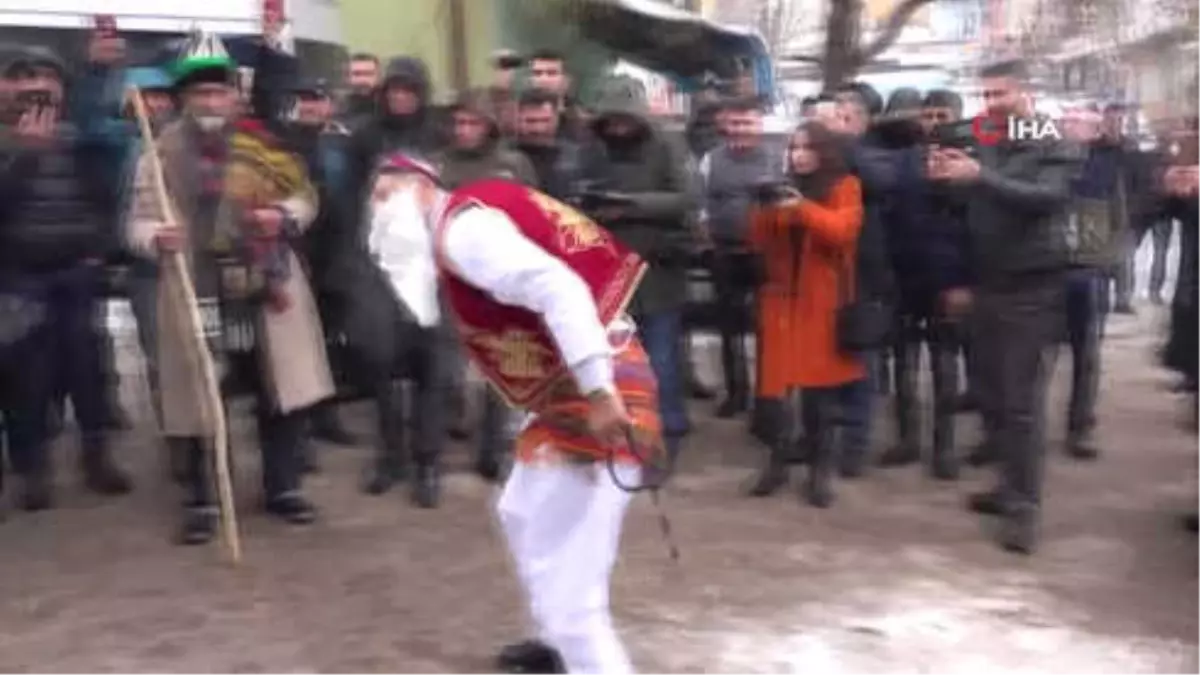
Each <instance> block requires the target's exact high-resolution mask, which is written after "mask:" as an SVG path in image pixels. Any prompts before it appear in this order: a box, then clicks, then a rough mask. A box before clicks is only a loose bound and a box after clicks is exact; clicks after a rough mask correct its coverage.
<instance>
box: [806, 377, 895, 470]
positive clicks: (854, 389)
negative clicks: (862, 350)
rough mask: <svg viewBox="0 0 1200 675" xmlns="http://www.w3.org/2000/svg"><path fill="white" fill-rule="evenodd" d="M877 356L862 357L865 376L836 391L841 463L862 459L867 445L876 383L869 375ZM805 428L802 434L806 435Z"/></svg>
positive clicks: (873, 408) (868, 446)
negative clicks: (839, 409) (838, 405)
mask: <svg viewBox="0 0 1200 675" xmlns="http://www.w3.org/2000/svg"><path fill="white" fill-rule="evenodd" d="M876 356H878V355H877V354H872V353H866V354H863V355H862V359H863V363H864V365H865V366H866V369H867V376H866V377H864V378H863V379H861V380H856V381H854V382H848V383H846V384H844V385H842V386H841V387H839V388H838V389H837V398H838V402H839V403H840V404H841V412H840V415H839V416H838V420H839V422H840V423H841V427H842V435H841V450H840V454H841V458H842V461H843V462H846V463H848V464H854V463H856V462H861V461H863V460H864V459H865V458H866V455H867V451H868V450H869V449H870V445H871V416H872V415H874V414H875V405H874V398H875V391H876V389H875V388H876V382H874V381H873V378H872V377H871V374H872V373H874V372H875V362H874V357H876ZM807 431H808V430H807V429H806V430H805V433H807Z"/></svg>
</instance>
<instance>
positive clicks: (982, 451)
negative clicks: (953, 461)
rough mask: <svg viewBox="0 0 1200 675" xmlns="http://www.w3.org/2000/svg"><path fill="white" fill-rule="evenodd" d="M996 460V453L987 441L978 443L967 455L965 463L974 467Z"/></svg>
mask: <svg viewBox="0 0 1200 675" xmlns="http://www.w3.org/2000/svg"><path fill="white" fill-rule="evenodd" d="M995 461H996V453H995V452H993V451H992V448H991V446H990V445H988V444H987V443H980V444H979V445H977V446H976V447H975V449H974V450H972V451H971V454H969V455H967V464H969V465H970V466H974V467H980V466H986V465H988V464H991V463H992V462H995Z"/></svg>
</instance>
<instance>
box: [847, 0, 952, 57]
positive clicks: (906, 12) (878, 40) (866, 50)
mask: <svg viewBox="0 0 1200 675" xmlns="http://www.w3.org/2000/svg"><path fill="white" fill-rule="evenodd" d="M931 2H933V0H904V1H903V2H901V3H900V4H899V5H897V6H896V9H894V10H892V15H891V16H889V17H888V19H887V21H885V22H884V25H883V30H881V31H880V32H879V35H878V36H876V37H875V39H874V40H872V41H871V44H868V45H863V46H862V47H860V48H859V49H858V51H857V53H856V54H855V55H854V61H855V64H856V65H862V64H865V63H867V62H868V61H870V60H871V59H873V58H875V57H876V56H879V55H880V54H882V53H883V52H884V50H886V49H887V48H888V47H890V46H892V43H893V42H895V41H896V38H898V37H900V32H901V31H903V30H904V25H905V24H907V23H908V21H909V19H911V18H912V17H913V15H914V14H916V13H917V10H919V9H921V8H922V7H924V6H925V5H928V4H929V3H931Z"/></svg>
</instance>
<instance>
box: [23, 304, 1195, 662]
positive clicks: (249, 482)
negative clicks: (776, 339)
mask: <svg viewBox="0 0 1200 675" xmlns="http://www.w3.org/2000/svg"><path fill="white" fill-rule="evenodd" d="M1149 314H1150V312H1149V311H1148V309H1144V310H1143V315H1142V317H1141V318H1140V319H1130V318H1121V317H1118V318H1115V319H1114V321H1113V322H1112V324H1111V327H1110V331H1109V340H1108V342H1107V343H1106V346H1105V357H1104V358H1105V363H1106V373H1105V376H1104V380H1103V385H1102V392H1103V393H1102V398H1101V408H1100V420H1101V427H1100V433H1099V438H1100V439H1101V441H1102V442H1103V448H1104V455H1103V457H1102V458H1101V459H1100V461H1098V462H1095V463H1086V464H1085V463H1079V462H1075V461H1072V460H1069V459H1067V458H1065V457H1064V456H1063V454H1062V452H1061V447H1060V446H1061V438H1062V415H1061V411H1063V410H1065V400H1064V399H1063V393H1064V392H1063V385H1064V384H1065V380H1066V379H1067V378H1066V375H1067V373H1068V372H1069V360H1068V359H1066V358H1064V359H1063V360H1062V361H1061V362H1060V364H1059V368H1058V371H1059V372H1058V377H1057V378H1056V383H1055V387H1054V393H1055V395H1054V397H1053V403H1052V405H1053V406H1054V408H1053V410H1054V412H1055V415H1054V423H1053V425H1052V429H1051V439H1052V444H1051V446H1050V447H1051V459H1050V461H1049V467H1048V477H1047V489H1046V503H1045V523H1044V531H1043V535H1044V538H1043V546H1042V549H1041V551H1040V552H1039V553H1038V554H1037V555H1036V556H1034V557H1031V558H1024V557H1014V556H1012V555H1010V554H1006V553H1003V552H1001V551H999V550H998V549H997V548H996V547H995V546H993V545H992V544H991V543H990V541H989V539H988V536H987V535H988V531H987V529H986V524H985V523H982V522H981V521H980V519H979V518H978V517H976V516H973V515H971V514H969V513H967V512H965V511H964V509H963V508H962V503H963V499H964V497H965V495H967V494H968V493H969V492H971V491H972V490H975V489H981V488H984V487H987V486H988V483H989V481H988V478H989V474H988V473H987V472H985V471H982V470H969V471H967V472H966V474H965V476H964V478H963V480H961V481H959V482H957V483H938V482H934V481H932V480H931V479H929V478H926V477H925V476H923V475H921V472H920V470H919V469H918V468H917V467H910V468H905V469H899V470H890V471H886V472H884V471H878V470H876V471H874V472H873V473H871V474H870V475H869V476H867V477H866V478H864V479H862V480H859V481H856V482H853V483H841V484H839V486H838V501H837V503H836V504H835V506H834V507H833V508H832V509H830V510H828V511H818V510H815V509H812V508H809V507H807V506H805V505H802V504H801V503H800V501H799V499H798V498H797V495H796V492H795V490H794V489H790V490H786V491H784V492H783V493H781V494H780V495H778V496H776V497H773V498H769V499H765V500H751V499H747V498H745V497H742V496H741V495H740V490H741V488H742V487H743V484H744V483H745V482H746V480H747V479H748V478H749V476H750V474H751V473H752V468H753V466H754V465H755V464H756V463H757V462H758V460H759V458H760V456H761V450H760V449H759V448H758V447H757V446H756V445H755V444H754V443H753V442H751V441H750V440H748V437H747V435H746V433H745V426H744V423H743V422H741V421H731V422H723V421H716V420H714V419H712V418H711V416H710V415H708V414H707V411H708V407H707V406H699V405H697V406H696V407H695V408H694V413H695V415H694V418H695V421H696V424H697V429H696V433H695V435H694V437H693V442H692V444H691V445H690V446H689V447H688V449H687V450H686V452H687V457H686V461H685V466H684V467H683V470H682V473H681V474H680V475H679V476H678V477H677V480H676V482H675V483H674V484H673V486H672V488H671V489H670V490H669V491H668V493H667V495H666V498H665V502H666V505H667V508H668V509H669V512H670V515H671V518H672V521H673V525H674V530H675V535H676V538H677V540H678V542H679V545H680V547H681V549H682V553H683V559H682V561H681V563H680V564H679V565H678V566H675V565H672V564H671V563H670V562H669V561H668V559H667V555H666V549H665V547H664V545H663V543H662V541H661V539H660V537H659V534H658V529H657V525H656V522H655V519H654V512H653V510H652V508H651V507H650V505H649V503H648V500H646V499H640V498H639V499H638V500H636V501H635V506H634V508H633V509H632V511H631V513H630V515H629V517H628V519H627V529H626V535H625V539H624V546H623V550H622V558H621V561H620V565H619V569H618V571H617V573H616V576H615V579H614V588H613V604H614V613H615V616H616V620H617V623H618V626H619V628H620V629H621V632H622V634H623V635H624V637H625V640H626V642H627V644H628V646H629V649H630V651H631V652H632V656H633V659H634V662H635V664H636V665H637V666H638V668H639V669H640V670H643V671H646V672H800V671H819V672H829V673H837V672H866V671H869V672H880V673H886V672H909V673H911V672H934V671H955V672H960V671H962V672H965V671H968V670H974V671H976V672H1001V671H1003V672H1026V671H1027V672H1112V673H1118V672H1120V673H1130V672H1195V671H1196V670H1197V669H1198V668H1200V659H1198V657H1197V542H1196V538H1195V536H1193V535H1191V534H1188V533H1186V532H1184V531H1183V530H1182V529H1181V528H1180V526H1179V516H1180V515H1181V514H1182V513H1183V512H1185V511H1187V510H1188V509H1189V508H1193V507H1194V504H1195V501H1196V476H1197V472H1196V455H1197V453H1196V440H1195V438H1194V437H1192V436H1190V435H1189V434H1188V432H1186V431H1185V430H1183V429H1182V428H1181V426H1180V421H1181V419H1182V418H1183V411H1184V409H1185V408H1184V406H1185V402H1184V401H1182V400H1180V399H1178V398H1177V397H1176V396H1175V395H1173V394H1171V393H1170V392H1169V391H1167V389H1166V385H1168V384H1169V383H1170V382H1171V379H1170V377H1169V376H1168V375H1167V374H1166V373H1165V372H1164V371H1162V370H1161V369H1160V368H1158V367H1157V366H1156V365H1154V361H1153V358H1154V349H1155V347H1156V345H1157V341H1158V338H1157V335H1158V334H1157V332H1156V331H1157V330H1158V329H1157V327H1156V325H1155V324H1156V319H1155V318H1153V317H1151V316H1149ZM709 351H710V350H700V353H701V354H702V355H704V358H705V361H706V363H707V364H709V365H710V366H711V363H712V361H713V360H714V358H713V356H714V355H712V354H710V353H708V352H709ZM125 366H127V369H128V368H132V367H133V366H131V365H130V364H125ZM705 370H706V372H708V374H711V368H709V367H706V368H705ZM125 385H126V391H125V397H126V402H127V404H128V406H129V407H130V408H131V409H132V410H133V411H134V412H135V413H136V414H137V415H139V416H141V423H140V425H139V427H138V428H137V429H135V430H134V431H132V432H128V433H126V434H124V435H123V436H122V438H121V440H120V445H119V449H120V454H121V456H122V458H123V460H125V461H126V462H127V463H129V464H131V465H133V466H134V468H135V472H136V474H137V477H138V479H139V484H138V490H137V491H136V492H135V493H134V494H133V495H131V496H129V497H127V498H124V499H118V500H103V499H101V498H98V497H94V496H92V495H88V494H86V493H84V492H83V491H82V489H81V488H80V487H79V485H78V482H79V481H78V477H77V472H76V471H75V470H74V469H75V463H74V461H73V460H74V453H75V447H74V445H75V444H74V441H73V438H72V435H71V434H69V433H68V434H66V435H64V438H63V440H62V441H60V444H59V447H58V449H57V451H58V460H59V461H58V464H59V467H60V470H59V472H58V473H59V481H60V487H59V492H58V494H59V498H60V499H59V501H60V508H59V509H57V510H55V511H51V512H45V513H38V514H25V513H18V512H9V514H8V518H7V522H5V523H3V524H2V525H0V570H3V572H2V573H0V671H5V672H10V671H52V672H67V671H73V672H117V671H120V672H142V671H147V672H148V671H157V672H162V671H174V672H209V671H230V670H232V671H241V672H293V671H337V672H377V671H383V672H387V671H402V672H479V671H487V670H490V669H491V657H492V655H493V653H494V651H495V650H496V649H497V648H498V647H499V646H500V645H502V644H504V643H505V642H506V641H509V640H512V639H514V638H519V637H522V636H523V635H524V633H523V631H524V629H525V624H524V620H523V612H522V611H521V598H520V594H519V590H518V588H517V586H516V584H515V582H514V580H513V575H512V574H511V573H510V569H509V566H508V562H507V559H506V557H505V554H504V550H503V548H502V546H501V542H500V539H499V536H498V530H497V528H496V527H495V526H494V524H493V521H492V518H491V516H490V511H489V507H490V504H491V502H492V500H493V499H494V497H495V490H494V488H492V487H490V486H487V485H485V484H483V483H481V482H480V481H478V480H476V479H475V478H474V477H472V476H471V475H470V474H469V473H468V472H467V471H466V467H467V466H468V464H469V461H470V460H469V455H468V452H467V451H466V450H465V449H464V448H461V447H457V446H455V447H454V448H453V449H452V452H451V456H450V459H449V463H450V465H451V466H450V469H451V475H450V476H449V477H448V479H447V482H446V490H445V494H444V500H443V502H444V503H443V507H442V508H441V509H439V510H437V511H418V510H416V509H414V508H412V507H410V506H409V504H408V501H407V495H406V494H405V492H404V491H403V490H400V491H395V492H393V493H391V494H388V495H385V496H382V497H367V496H364V495H361V494H360V493H359V492H358V491H357V482H358V474H359V470H360V468H361V466H362V465H363V464H364V462H365V461H366V460H367V457H368V454H367V450H366V449H365V448H336V447H329V446H321V461H322V464H323V471H322V473H320V474H319V475H316V476H314V477H312V478H311V479H310V480H309V482H308V488H309V493H310V494H311V496H312V497H313V499H314V500H315V501H316V502H317V503H318V504H319V505H320V506H321V507H322V509H323V518H322V520H321V521H320V522H319V523H318V524H317V525H315V526H312V527H310V528H307V529H297V528H291V527H287V526H284V525H281V524H277V523H275V522H273V521H270V520H267V519H266V518H265V517H264V516H262V515H261V514H260V513H259V512H258V511H257V503H256V499H257V494H258V493H257V476H258V470H257V467H256V466H255V464H256V459H255V454H256V453H255V452H253V450H252V447H251V446H250V444H249V441H248V439H247V438H246V436H245V434H242V435H241V437H240V438H241V439H242V440H239V441H238V442H237V443H236V446H237V447H236V448H235V450H236V452H237V454H238V463H237V464H238V466H237V470H238V478H237V483H238V486H237V487H238V498H239V504H240V509H241V516H242V525H243V533H242V534H243V542H244V548H245V557H246V559H245V562H244V564H243V565H242V567H240V568H238V569H233V568H231V567H229V566H228V565H226V564H225V563H224V562H223V556H222V551H221V549H220V548H219V547H217V546H211V547H207V548H199V549H195V548H179V547H176V546H173V545H171V544H170V543H169V540H170V538H171V536H172V534H173V530H174V527H175V525H176V523H175V518H176V515H177V513H176V505H177V503H178V495H177V493H176V492H175V490H174V489H173V488H171V487H170V486H169V485H168V483H167V481H166V480H165V478H164V475H165V470H164V468H163V464H164V461H163V456H162V453H161V451H160V450H159V449H158V447H157V446H156V444H155V443H154V441H153V439H152V437H151V435H150V432H149V428H148V426H147V425H146V423H145V422H146V419H147V418H146V415H147V412H146V411H147V410H148V408H147V406H146V396H145V393H144V386H143V385H142V383H141V379H140V378H139V377H138V376H137V374H136V369H135V372H130V373H127V377H126V382H125ZM881 403H882V401H881ZM349 413H350V414H349V415H348V416H347V417H348V419H350V420H351V421H352V426H353V427H355V429H356V430H357V431H360V432H366V430H367V429H368V428H369V425H370V420H371V415H370V414H369V413H368V412H366V411H365V410H364V409H363V408H362V406H354V407H352V409H351V410H350V411H349ZM243 417H244V416H243ZM879 419H880V421H881V423H880V424H879V425H878V426H879V427H880V428H879V430H878V434H877V435H878V439H877V443H876V448H875V449H876V450H877V451H878V450H881V449H882V448H883V447H885V446H886V440H887V438H888V437H889V434H890V429H889V427H890V423H888V422H887V409H886V406H885V405H882V404H881V405H880V406H879ZM239 420H240V422H241V423H242V426H243V427H244V426H245V423H246V420H245V419H242V418H239ZM975 427H976V423H975V422H974V420H972V419H971V418H969V417H963V418H961V420H960V429H961V431H960V436H961V438H960V441H961V444H962V447H963V448H964V449H966V448H969V447H970V446H971V445H972V444H973V442H974V440H975V437H976V436H975Z"/></svg>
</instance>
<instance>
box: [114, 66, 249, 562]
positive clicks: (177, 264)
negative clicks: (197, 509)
mask: <svg viewBox="0 0 1200 675" xmlns="http://www.w3.org/2000/svg"><path fill="white" fill-rule="evenodd" d="M129 89H130V90H129V94H130V98H131V99H132V100H133V107H134V110H135V111H136V112H137V118H138V127H139V128H140V129H141V132H142V143H143V144H144V145H145V147H146V149H147V152H148V153H149V156H150V171H151V172H152V175H153V178H154V189H155V192H156V193H157V195H158V201H159V203H160V204H161V206H162V212H163V219H164V221H165V222H166V224H167V227H178V226H179V220H178V218H176V217H175V210H174V209H173V208H172V207H171V198H170V196H169V195H168V194H167V183H166V180H165V179H164V178H163V167H162V158H161V157H159V155H158V148H157V146H156V145H155V143H154V134H153V132H152V131H151V130H150V116H149V115H148V114H147V112H146V104H145V102H144V101H142V96H141V91H139V90H138V88H137V87H130V88H129ZM167 261H168V263H169V265H168V266H167V268H166V272H167V273H169V274H176V275H178V277H179V278H178V281H179V283H180V286H181V287H182V288H183V294H184V297H185V298H186V299H187V309H188V319H189V321H188V323H190V324H191V326H190V328H191V330H190V331H189V332H190V333H191V334H192V336H193V338H194V340H195V342H194V343H193V344H192V347H193V348H192V349H190V350H189V351H190V352H191V353H192V354H191V355H192V358H193V359H195V362H196V365H198V366H199V369H198V370H199V371H200V373H201V375H202V377H203V379H204V395H205V399H206V400H207V404H208V408H209V410H210V411H211V412H210V414H211V415H212V420H213V429H214V437H213V449H214V452H215V453H216V460H217V461H216V465H217V467H216V468H217V499H218V500H219V502H220V505H221V534H222V537H223V538H224V539H225V545H226V546H228V547H229V556H230V558H231V559H232V560H233V562H234V564H237V563H240V562H241V560H242V544H241V540H240V538H239V537H238V527H237V512H236V511H235V509H234V505H233V479H232V478H231V477H230V474H229V435H228V426H227V425H226V420H225V407H224V406H223V405H222V404H221V387H220V384H219V381H218V380H217V367H216V364H215V363H213V358H212V354H211V353H210V352H209V351H208V345H207V344H206V343H205V339H204V319H203V318H202V317H201V315H200V304H199V302H198V301H197V299H196V286H195V284H194V283H192V273H191V268H190V267H189V266H188V261H187V259H186V258H185V257H184V254H183V251H172V252H171V253H170V254H169V255H168V256H167Z"/></svg>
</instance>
